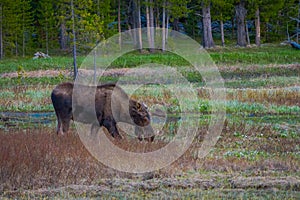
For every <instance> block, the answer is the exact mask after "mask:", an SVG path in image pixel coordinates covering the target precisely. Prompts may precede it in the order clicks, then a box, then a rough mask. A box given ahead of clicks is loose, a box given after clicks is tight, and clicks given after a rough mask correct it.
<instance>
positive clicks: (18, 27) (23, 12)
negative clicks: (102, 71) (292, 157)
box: [0, 0, 300, 58]
mask: <svg viewBox="0 0 300 200" xmlns="http://www.w3.org/2000/svg"><path fill="white" fill-rule="evenodd" d="M71 3H72V5H73V6H71ZM72 8H73V9H72ZM72 14H73V15H72ZM299 18H300V0H198V1H191V0H144V1H142V0H57V1H52V0H14V1H11V0H0V58H3V57H5V56H26V55H32V53H33V52H35V51H37V50H41V51H44V52H46V53H47V54H48V53H50V54H56V53H58V52H59V53H63V52H65V53H66V54H68V53H71V52H72V50H73V46H74V45H73V44H74V43H76V46H77V51H78V52H80V53H86V52H89V50H90V49H91V48H92V47H94V46H95V45H96V44H97V43H98V42H100V41H102V40H103V39H105V38H108V37H110V36H112V35H113V34H116V33H118V32H121V31H125V30H129V29H133V28H143V27H147V37H148V42H149V47H150V50H151V49H154V37H155V36H154V30H155V28H156V27H167V28H171V29H173V30H176V31H181V32H183V33H184V34H187V35H189V36H191V37H193V38H194V39H196V40H198V41H200V43H201V44H202V45H203V46H204V47H205V48H211V47H214V46H215V45H216V44H218V45H223V46H224V45H225V44H226V42H227V41H228V40H231V41H232V40H235V41H236V44H237V45H239V46H247V45H249V44H251V43H255V44H256V45H258V46H260V44H261V43H264V42H273V41H279V40H284V39H287V38H289V39H291V40H295V41H296V42H298V39H299V24H300V20H299ZM162 35H163V38H162V43H163V45H162V47H163V49H164V47H165V46H164V43H165V41H166V37H167V34H164V33H163V34H162ZM75 37H76V41H75V40H74V38H75ZM133 37H134V43H135V45H136V46H137V47H138V48H140V49H142V48H143V44H142V40H141V32H134V36H133ZM120 40H121V38H120Z"/></svg>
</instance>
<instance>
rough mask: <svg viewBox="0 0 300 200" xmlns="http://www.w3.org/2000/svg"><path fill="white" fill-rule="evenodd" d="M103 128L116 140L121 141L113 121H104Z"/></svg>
mask: <svg viewBox="0 0 300 200" xmlns="http://www.w3.org/2000/svg"><path fill="white" fill-rule="evenodd" d="M103 126H104V127H105V128H107V130H108V132H109V133H110V134H111V135H112V136H113V137H114V138H116V139H122V137H121V135H120V134H119V131H118V129H117V123H116V122H115V120H113V119H105V120H104V121H103Z"/></svg>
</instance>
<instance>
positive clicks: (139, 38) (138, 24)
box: [137, 0, 143, 52]
mask: <svg viewBox="0 0 300 200" xmlns="http://www.w3.org/2000/svg"><path fill="white" fill-rule="evenodd" d="M137 28H138V49H139V51H140V52H141V51H142V49H143V42H142V22H141V1H140V0H137Z"/></svg>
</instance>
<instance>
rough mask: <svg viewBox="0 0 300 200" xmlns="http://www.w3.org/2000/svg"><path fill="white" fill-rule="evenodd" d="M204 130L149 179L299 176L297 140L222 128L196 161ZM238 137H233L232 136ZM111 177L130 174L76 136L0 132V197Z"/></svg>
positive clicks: (267, 131)
mask: <svg viewBox="0 0 300 200" xmlns="http://www.w3.org/2000/svg"><path fill="white" fill-rule="evenodd" d="M206 130H207V127H206V126H204V127H201V128H200V129H199V135H198V136H197V138H195V140H194V142H193V144H192V146H191V147H190V148H189V149H188V151H187V152H186V153H185V154H184V155H182V156H181V157H180V159H178V160H177V161H176V162H174V163H173V164H172V165H171V166H169V167H167V168H164V169H162V170H159V171H157V172H155V173H154V174H153V176H154V177H160V178H162V177H174V176H182V175H183V174H186V173H190V172H192V173H193V174H194V175H198V174H199V173H200V174H203V173H204V174H205V173H207V172H215V173H218V174H240V175H241V174H244V175H246V176H248V175H252V176H257V175H260V176H264V175H268V176H275V177H276V176H282V175H294V176H299V170H300V169H299V166H300V159H299V145H298V144H299V143H300V139H299V137H297V138H282V137H280V135H279V134H278V133H277V132H276V131H274V130H273V129H272V128H271V127H270V126H251V125H248V124H240V123H233V122H228V121H227V122H226V123H225V126H224V129H223V134H222V137H221V138H220V139H219V141H218V143H217V144H216V146H215V147H214V148H213V149H212V150H211V152H210V153H209V155H208V156H207V157H206V158H204V159H201V160H199V159H197V151H198V149H199V147H200V146H201V142H202V140H203V136H204V135H205V134H206ZM237 133H238V134H237ZM165 144H166V143H165V142H163V141H159V140H156V141H155V142H154V143H152V144H149V143H146V142H139V141H138V140H137V139H128V138H127V139H126V138H125V139H124V140H123V141H122V142H120V143H118V144H117V145H118V146H119V147H120V148H123V149H125V150H127V151H133V152H148V151H153V150H157V149H159V148H161V147H162V146H164V145H165ZM110 177H120V178H130V179H132V178H133V179H134V175H133V174H127V173H121V172H117V171H115V170H113V169H110V168H108V167H106V166H104V165H102V164H101V163H99V162H98V161H96V160H95V159H94V158H93V157H92V156H91V155H90V154H89V153H88V152H87V150H86V149H85V147H84V146H83V144H82V143H81V141H80V139H79V137H78V135H77V134H75V131H74V130H72V131H71V133H69V134H68V135H65V136H58V135H56V134H55V133H54V130H52V129H49V128H39V129H26V130H16V129H10V130H9V131H8V132H5V131H3V130H0V183H1V184H0V194H2V195H3V194H5V193H6V192H8V191H10V192H11V191H14V190H17V191H20V190H21V191H22V190H27V189H30V190H32V189H39V188H55V187H59V186H65V185H71V184H84V185H89V184H96V185H97V184H99V180H102V179H107V178H110Z"/></svg>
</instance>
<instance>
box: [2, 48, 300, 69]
mask: <svg viewBox="0 0 300 200" xmlns="http://www.w3.org/2000/svg"><path fill="white" fill-rule="evenodd" d="M208 53H209V55H210V56H211V57H212V59H213V61H214V62H215V63H216V64H217V65H218V66H224V65H227V66H228V65H238V66H247V65H266V64H293V63H299V60H300V53H299V51H297V50H294V49H292V48H291V47H289V46H279V45H276V46H274V45H270V46H265V47H261V48H222V49H214V50H208ZM84 58H85V57H84V56H78V61H77V62H78V66H80V64H81V63H82V62H83V60H84ZM72 63H73V60H72V57H59V56H55V57H52V58H47V59H36V60H33V59H32V58H31V57H25V58H22V57H14V58H5V59H3V60H1V61H0V73H4V72H15V71H17V70H18V68H20V66H21V68H22V69H24V70H25V71H33V70H40V69H69V70H72V65H73V64H72ZM148 63H159V64H164V65H167V66H187V65H189V63H188V62H187V61H186V60H184V59H183V58H181V57H179V56H177V55H175V54H173V53H170V52H165V53H161V52H156V53H153V54H149V53H143V54H141V53H138V52H131V53H128V54H125V55H123V56H122V57H120V58H117V59H116V60H115V61H114V62H113V63H112V64H111V67H113V68H123V67H129V68H131V67H136V66H139V65H142V64H148Z"/></svg>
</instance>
